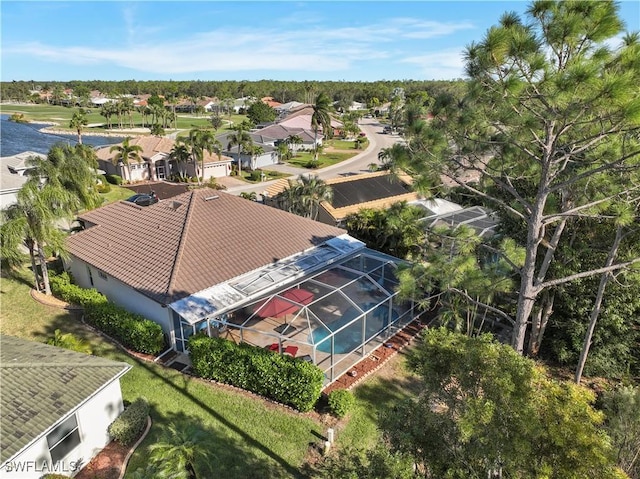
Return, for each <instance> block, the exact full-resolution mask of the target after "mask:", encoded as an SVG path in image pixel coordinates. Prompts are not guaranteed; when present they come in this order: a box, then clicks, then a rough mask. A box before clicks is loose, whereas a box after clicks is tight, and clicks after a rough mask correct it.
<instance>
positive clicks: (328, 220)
mask: <svg viewBox="0 0 640 479" xmlns="http://www.w3.org/2000/svg"><path fill="white" fill-rule="evenodd" d="M318 221H319V222H320V223H325V224H327V225H331V226H336V225H337V224H338V222H339V220H338V219H336V218H334V217H333V216H331V214H329V212H328V211H327V210H326V209H325V208H323V206H322V205H320V208H319V209H318Z"/></svg>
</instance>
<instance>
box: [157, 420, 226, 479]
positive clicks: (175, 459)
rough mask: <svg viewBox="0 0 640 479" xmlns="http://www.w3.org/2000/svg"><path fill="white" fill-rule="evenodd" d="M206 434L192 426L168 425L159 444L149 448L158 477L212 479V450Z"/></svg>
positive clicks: (212, 447)
mask: <svg viewBox="0 0 640 479" xmlns="http://www.w3.org/2000/svg"><path fill="white" fill-rule="evenodd" d="M210 442H211V441H210V440H209V438H208V436H207V435H206V433H205V432H204V431H203V430H202V429H200V428H198V427H196V426H193V425H189V426H186V427H182V428H179V427H178V426H176V425H174V424H171V425H169V427H168V429H167V431H166V433H165V434H164V435H163V436H162V437H161V438H160V441H158V442H156V443H155V444H152V445H151V446H150V447H149V450H150V451H151V456H150V459H151V462H152V464H154V465H156V466H157V469H158V477H167V478H171V479H198V478H206V477H211V476H208V475H207V474H210V473H212V469H213V468H212V467H211V462H212V459H213V457H212V455H213V452H212V451H213V450H214V446H213V445H212V444H210Z"/></svg>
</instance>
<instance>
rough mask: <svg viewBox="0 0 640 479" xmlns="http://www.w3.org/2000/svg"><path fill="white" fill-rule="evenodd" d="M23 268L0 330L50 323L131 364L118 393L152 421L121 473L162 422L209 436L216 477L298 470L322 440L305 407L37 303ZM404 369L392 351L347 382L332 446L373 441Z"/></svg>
mask: <svg viewBox="0 0 640 479" xmlns="http://www.w3.org/2000/svg"><path fill="white" fill-rule="evenodd" d="M31 284H32V277H31V272H30V270H28V269H22V270H20V271H18V272H17V273H16V274H14V275H11V276H8V275H6V272H3V276H2V282H1V284H0V297H1V298H2V308H1V310H0V333H2V334H8V335H12V336H18V337H22V338H25V339H29V340H35V341H46V340H47V339H48V338H50V337H52V336H53V334H54V331H55V330H56V329H60V330H61V331H62V332H63V333H67V332H71V333H74V334H76V335H77V336H79V337H81V338H83V339H86V340H87V341H89V342H90V343H91V345H92V348H93V352H94V354H97V355H100V356H105V357H109V358H111V359H114V360H117V361H125V362H128V363H129V364H131V365H133V368H132V369H131V371H129V372H128V373H127V374H126V375H125V376H123V378H122V379H121V385H122V393H123V397H124V399H125V400H127V401H132V400H134V399H135V398H137V397H139V396H144V397H146V398H147V399H148V400H149V403H150V405H151V415H152V419H153V421H154V426H153V427H152V429H151V432H150V433H149V436H147V438H146V439H145V440H144V442H143V443H142V445H141V447H140V448H138V450H137V451H136V452H135V454H134V455H133V456H132V459H131V462H130V465H129V467H128V474H127V476H125V479H126V477H128V476H130V474H131V473H132V472H133V471H135V470H136V469H137V468H139V467H142V466H144V465H145V464H147V463H148V457H149V450H148V447H149V446H150V445H151V444H153V443H154V442H156V441H157V440H158V437H160V436H161V435H162V432H163V431H164V429H165V428H166V427H167V425H168V424H169V423H170V422H178V423H179V424H181V425H186V424H188V423H194V424H196V425H197V426H198V427H200V428H202V429H205V430H206V431H207V432H208V433H209V436H210V438H211V440H212V442H213V444H214V450H215V465H214V466H215V471H216V474H217V477H225V478H238V479H240V478H246V477H257V476H256V474H258V472H259V475H260V477H263V478H280V477H301V473H300V472H299V469H300V467H301V466H302V465H303V463H304V461H305V458H306V456H307V454H308V452H309V447H310V445H319V444H321V443H322V435H323V434H325V433H326V431H325V429H326V426H323V425H322V424H320V423H319V422H318V420H317V419H316V418H317V416H315V415H313V414H300V413H296V412H293V411H291V410H289V409H287V408H285V407H283V406H279V405H275V404H272V403H269V402H267V401H265V400H262V399H260V398H258V397H256V396H253V395H250V394H247V393H243V392H238V391H237V390H234V389H232V388H230V387H227V386H221V385H214V384H212V383H209V382H206V381H203V380H200V379H197V378H193V377H190V376H185V375H183V374H181V373H179V372H177V371H174V370H172V369H167V368H164V367H161V366H158V365H156V364H154V363H149V362H146V361H141V360H137V359H134V358H131V357H130V356H128V355H127V354H125V353H124V352H122V351H120V350H119V349H117V348H116V347H115V346H113V345H112V344H111V343H110V342H108V341H106V340H105V339H104V338H103V337H102V336H100V335H98V334H96V333H94V332H92V331H91V330H90V329H89V328H87V327H86V326H84V325H83V324H82V323H81V322H80V321H79V318H77V317H75V315H74V314H73V313H69V312H67V311H64V310H61V309H57V308H54V307H50V306H44V305H42V304H40V303H38V302H36V301H34V300H33V299H32V298H31V297H30V296H29V290H30V288H31ZM416 384H417V383H416V380H415V377H414V376H412V375H410V374H408V373H407V372H406V370H405V369H404V357H403V356H402V355H399V356H397V357H396V358H394V359H392V360H391V361H390V363H389V364H388V365H387V366H385V367H384V368H382V369H381V370H379V371H378V373H376V375H374V376H373V377H371V378H369V379H367V380H366V381H364V382H363V383H361V384H360V385H359V386H358V387H357V388H356V389H355V395H356V406H355V407H354V410H353V411H352V412H351V413H350V414H349V415H348V416H347V418H346V419H345V420H342V421H340V423H339V424H338V426H337V431H336V432H337V444H338V446H339V447H348V446H353V447H358V448H368V447H370V446H372V445H373V444H375V443H376V442H378V441H379V439H380V433H379V432H378V430H377V428H376V420H377V414H378V411H380V410H382V408H388V407H392V405H393V403H394V402H395V401H397V400H400V399H402V398H405V397H407V396H408V395H410V394H411V392H412V391H415V387H416Z"/></svg>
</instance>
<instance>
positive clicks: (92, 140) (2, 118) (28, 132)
mask: <svg viewBox="0 0 640 479" xmlns="http://www.w3.org/2000/svg"><path fill="white" fill-rule="evenodd" d="M47 126H50V125H46V124H42V123H15V122H13V121H9V115H0V156H11V155H17V154H18V153H22V152H23V151H34V152H36V153H43V154H46V153H48V152H49V149H50V148H51V147H52V146H53V145H55V144H56V143H61V142H62V143H65V144H66V143H68V144H71V145H75V144H76V143H78V137H77V136H76V135H59V134H49V133H42V132H40V131H39V130H40V129H42V128H46V127H47ZM122 139H123V138H122V137H114V136H92V135H82V143H83V144H86V145H91V146H102V145H113V144H115V143H120V142H121V141H122Z"/></svg>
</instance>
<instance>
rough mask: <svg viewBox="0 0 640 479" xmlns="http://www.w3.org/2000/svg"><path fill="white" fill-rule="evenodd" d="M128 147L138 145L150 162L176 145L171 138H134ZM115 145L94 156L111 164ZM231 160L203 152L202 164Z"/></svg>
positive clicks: (102, 149) (167, 152) (144, 157)
mask: <svg viewBox="0 0 640 479" xmlns="http://www.w3.org/2000/svg"><path fill="white" fill-rule="evenodd" d="M129 144H130V145H138V146H140V147H141V148H142V151H141V152H140V156H141V157H142V158H143V159H145V160H151V159H152V158H153V156H155V155H157V154H158V153H163V154H165V155H168V154H170V153H171V150H172V149H173V146H174V145H175V144H176V142H175V140H173V139H171V138H166V137H163V136H138V137H136V138H132V139H131V140H129ZM118 145H122V143H118ZM114 146H117V145H109V146H106V147H104V148H100V149H98V150H97V151H96V155H97V156H98V159H99V160H104V161H109V162H111V158H113V157H114V156H115V154H116V152H115V151H113V152H112V151H111V148H113V147H114ZM231 160H232V159H231V158H229V157H228V156H224V155H222V156H221V157H220V158H218V155H216V154H210V153H209V152H207V151H205V152H204V162H205V164H208V163H224V162H230V161H231Z"/></svg>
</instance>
